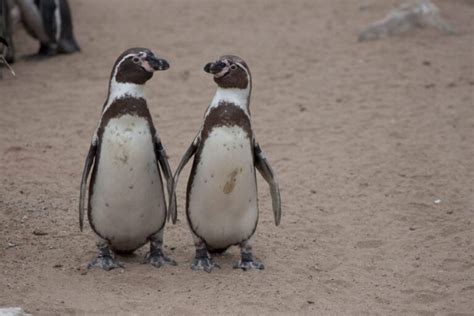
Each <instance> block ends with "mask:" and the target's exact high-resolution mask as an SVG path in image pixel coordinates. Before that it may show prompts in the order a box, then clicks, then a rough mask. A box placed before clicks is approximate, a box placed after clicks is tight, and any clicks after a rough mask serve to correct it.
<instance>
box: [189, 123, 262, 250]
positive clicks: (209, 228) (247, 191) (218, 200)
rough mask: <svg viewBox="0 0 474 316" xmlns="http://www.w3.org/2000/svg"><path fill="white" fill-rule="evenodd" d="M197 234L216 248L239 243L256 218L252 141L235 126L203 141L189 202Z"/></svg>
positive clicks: (214, 132)
mask: <svg viewBox="0 0 474 316" xmlns="http://www.w3.org/2000/svg"><path fill="white" fill-rule="evenodd" d="M188 212H189V215H190V219H191V222H192V225H193V228H194V229H195V231H197V233H198V234H199V235H200V236H201V237H202V238H204V239H205V240H206V242H207V243H208V244H209V245H211V246H215V247H223V246H226V245H230V244H234V243H237V242H240V241H242V238H245V237H249V235H250V234H251V233H252V231H253V229H254V227H255V225H256V221H257V217H258V208H257V185H256V180H255V168H254V163H253V156H252V148H251V141H250V139H249V138H248V135H247V133H246V132H245V131H244V130H243V129H241V128H240V127H238V126H233V127H228V126H222V127H217V128H214V129H213V130H212V131H211V132H210V134H209V136H208V138H207V139H205V140H204V144H203V148H202V151H201V155H200V157H199V162H198V165H197V166H196V169H195V176H194V180H193V183H192V188H191V192H190V198H189V208H188Z"/></svg>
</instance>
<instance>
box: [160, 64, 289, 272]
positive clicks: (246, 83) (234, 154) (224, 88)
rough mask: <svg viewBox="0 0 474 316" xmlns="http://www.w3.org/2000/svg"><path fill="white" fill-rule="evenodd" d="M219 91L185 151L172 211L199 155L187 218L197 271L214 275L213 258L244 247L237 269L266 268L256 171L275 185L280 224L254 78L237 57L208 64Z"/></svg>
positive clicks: (189, 190) (188, 194) (191, 181)
mask: <svg viewBox="0 0 474 316" xmlns="http://www.w3.org/2000/svg"><path fill="white" fill-rule="evenodd" d="M204 71H206V72H207V73H210V74H212V75H213V77H214V81H215V83H216V84H217V91H216V93H215V95H214V98H213V99H212V102H211V103H210V105H209V106H208V108H207V111H206V113H205V116H204V122H203V124H202V127H201V129H200V131H199V132H198V134H197V136H196V137H195V139H194V141H193V142H192V144H191V145H190V146H189V148H188V149H187V150H186V152H185V154H184V156H183V157H182V159H181V162H180V164H179V166H178V168H177V169H176V172H175V175H174V186H173V191H172V194H171V195H170V199H169V200H170V208H175V207H176V196H175V195H174V192H175V190H176V186H177V183H178V179H179V175H180V173H181V171H182V169H183V167H184V166H185V165H186V164H187V162H188V161H189V160H190V159H191V157H192V156H193V155H194V162H193V165H192V169H191V173H190V177H189V180H188V186H187V192H186V216H187V219H188V223H189V227H190V229H191V233H192V235H193V239H194V245H195V247H196V255H195V258H194V260H193V263H192V265H191V268H192V269H193V270H204V271H206V272H211V271H212V269H213V268H215V267H219V265H218V264H217V263H215V262H214V261H213V260H212V257H211V256H210V254H211V253H222V252H224V251H225V250H227V249H228V248H229V247H230V246H232V245H238V246H239V247H240V257H241V258H240V260H238V261H237V262H235V263H234V264H233V267H234V268H236V269H239V268H240V269H243V270H249V269H258V270H261V269H264V265H263V263H261V262H259V261H257V260H255V259H254V257H253V253H252V236H253V235H254V233H255V230H256V227H257V222H258V212H259V211H258V196H257V181H256V172H255V169H257V170H258V171H259V172H260V173H261V175H262V176H263V178H264V179H265V180H266V181H267V182H268V184H269V186H270V193H271V197H272V206H273V213H274V219H275V225H277V226H278V225H279V224H280V220H281V201H280V191H279V186H278V182H277V181H276V178H275V175H274V173H273V171H272V168H271V166H270V164H269V163H268V161H267V159H266V158H265V155H264V153H263V151H262V149H261V148H260V146H259V144H258V142H257V141H256V140H255V137H254V133H253V131H252V127H251V120H250V119H251V117H250V108H249V102H250V94H251V90H252V79H251V75H250V70H249V67H248V66H247V64H246V63H245V61H244V60H243V59H242V58H240V57H238V56H233V55H226V56H222V57H220V58H219V59H218V60H217V61H215V62H211V63H208V64H206V65H205V67H204Z"/></svg>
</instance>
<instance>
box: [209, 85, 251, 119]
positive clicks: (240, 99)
mask: <svg viewBox="0 0 474 316" xmlns="http://www.w3.org/2000/svg"><path fill="white" fill-rule="evenodd" d="M249 101H250V87H247V88H245V89H236V88H221V87H218V88H217V90H216V94H215V95H214V98H213V99H212V102H211V105H210V106H209V110H208V112H209V111H210V110H211V109H213V108H216V107H218V106H219V104H224V103H225V104H232V105H234V106H236V107H239V108H241V109H242V110H243V111H244V112H245V114H247V115H248V116H249V117H250V110H249Z"/></svg>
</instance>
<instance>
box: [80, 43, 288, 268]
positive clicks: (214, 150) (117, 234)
mask: <svg viewBox="0 0 474 316" xmlns="http://www.w3.org/2000/svg"><path fill="white" fill-rule="evenodd" d="M168 67H169V65H168V63H167V62H166V61H165V60H163V59H159V58H157V57H155V55H154V54H153V53H152V52H151V51H150V50H148V49H144V48H133V49H129V50H127V51H125V52H124V53H123V54H122V55H121V56H120V57H119V58H118V59H117V61H116V63H115V65H114V68H113V70H112V75H111V78H110V83H109V94H108V97H107V101H106V102H105V105H104V108H103V111H102V117H101V120H100V123H99V126H98V128H97V131H96V133H95V135H94V137H93V139H92V144H91V146H90V149H89V154H88V155H87V159H86V163H85V167H84V172H83V176H82V181H81V196H80V205H79V210H80V227H81V230H82V227H83V219H84V204H85V200H86V191H87V182H88V175H89V173H90V171H91V169H92V176H91V181H90V184H89V198H88V218H89V222H90V224H91V227H92V229H93V230H94V231H95V232H96V234H97V235H98V236H99V242H98V248H99V256H98V257H97V258H96V259H94V260H93V261H92V262H91V263H90V264H89V267H93V266H99V267H102V268H103V269H106V270H109V269H112V268H116V267H119V266H121V264H120V263H118V262H117V261H115V259H114V256H113V252H117V253H123V252H125V253H126V252H133V251H134V250H136V249H138V248H139V247H141V246H142V245H144V244H145V243H146V242H147V241H149V242H150V252H149V253H148V254H147V255H146V257H145V262H149V263H151V264H152V265H154V266H156V267H161V266H162V265H164V264H171V265H176V262H175V261H173V260H172V259H169V258H168V257H166V256H165V255H164V254H163V250H162V245H163V228H164V225H165V221H166V218H168V219H171V220H172V221H173V223H176V219H177V205H176V194H175V191H176V186H177V183H178V178H179V175H180V173H181V171H182V169H183V168H184V166H185V165H186V164H187V162H188V161H189V160H190V159H191V158H192V157H193V156H194V163H193V166H192V170H191V175H190V177H189V180H188V186H187V194H186V215H187V219H188V223H189V226H190V228H191V232H192V235H193V238H194V244H195V247H196V255H195V258H194V260H193V263H192V265H191V268H192V269H193V270H204V271H206V272H211V271H212V269H213V268H215V267H219V266H218V264H216V263H215V262H214V261H213V259H212V257H211V256H210V254H212V253H222V252H224V251H225V250H226V249H228V248H229V247H230V246H232V245H238V246H239V247H240V252H241V259H240V260H238V261H237V262H235V264H234V268H240V269H243V270H248V269H263V268H264V265H263V264H262V263H261V262H258V261H256V260H255V259H254V257H253V254H252V236H253V235H254V233H255V230H256V226H257V222H258V196H257V182H256V171H255V169H257V170H258V171H259V172H260V173H261V174H262V176H263V177H264V179H265V180H266V181H267V182H268V183H269V185H270V193H271V197H272V205H273V212H274V217H275V224H276V225H279V223H280V219H281V203H280V192H279V188H278V184H277V182H276V180H275V176H274V174H273V171H272V169H271V167H270V165H269V163H268V161H267V160H266V158H265V156H264V154H263V152H262V150H261V148H260V146H259V145H258V143H257V142H256V140H255V137H254V134H253V131H252V127H251V120H250V109H249V101H250V94H251V90H252V80H251V75H250V70H249V68H248V66H247V64H246V63H245V62H244V61H243V60H242V59H241V58H239V57H237V56H231V55H227V56H222V57H220V58H219V59H218V60H217V61H215V62H211V63H208V64H207V65H206V66H205V67H204V70H205V71H206V72H208V73H210V74H212V75H213V78H214V81H215V82H216V84H217V86H218V88H217V91H216V94H215V96H214V98H213V100H212V102H211V104H210V105H209V106H208V108H207V111H206V114H205V116H204V122H203V125H202V127H201V129H200V131H199V132H198V134H197V136H196V137H195V139H194V141H193V142H192V143H191V145H190V146H189V148H188V149H187V150H186V152H185V154H184V156H183V158H182V159H181V162H180V164H179V166H178V168H177V170H176V172H175V175H174V178H173V177H172V175H171V171H170V167H169V164H168V161H167V156H166V152H165V150H164V147H163V145H162V144H161V141H160V139H159V136H158V134H157V132H156V129H155V127H154V125H153V122H152V120H151V116H150V113H149V111H148V108H147V103H146V100H145V96H144V93H143V88H144V84H145V82H146V81H148V80H149V79H150V78H151V77H152V75H153V72H154V71H156V70H165V69H167V68H168ZM159 167H161V170H162V172H163V174H164V177H165V180H166V183H167V190H168V197H169V198H168V200H169V207H168V208H167V207H166V204H165V198H164V191H163V184H162V180H161V175H160V170H159V169H160V168H159Z"/></svg>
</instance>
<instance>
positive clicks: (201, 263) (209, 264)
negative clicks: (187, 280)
mask: <svg viewBox="0 0 474 316" xmlns="http://www.w3.org/2000/svg"><path fill="white" fill-rule="evenodd" d="M213 268H219V269H220V268H221V267H220V266H219V265H218V264H217V263H215V262H214V261H212V259H211V258H197V257H196V258H194V260H193V264H192V265H191V269H193V270H194V271H197V270H204V271H206V272H208V273H210V272H211V271H212V269H213Z"/></svg>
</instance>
